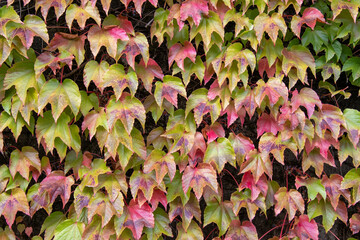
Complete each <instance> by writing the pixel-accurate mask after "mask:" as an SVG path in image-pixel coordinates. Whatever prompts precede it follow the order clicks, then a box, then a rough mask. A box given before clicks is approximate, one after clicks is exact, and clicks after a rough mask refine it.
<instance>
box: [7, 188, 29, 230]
mask: <svg viewBox="0 0 360 240" xmlns="http://www.w3.org/2000/svg"><path fill="white" fill-rule="evenodd" d="M18 211H21V212H23V213H25V214H27V215H30V213H29V203H28V201H27V199H26V195H25V192H24V191H23V190H22V189H20V188H14V189H12V190H11V191H10V192H9V191H7V192H3V193H1V194H0V215H3V216H4V217H5V220H6V223H7V224H8V226H12V225H13V223H14V221H15V217H16V213H17V212H18Z"/></svg>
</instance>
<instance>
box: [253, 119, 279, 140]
mask: <svg viewBox="0 0 360 240" xmlns="http://www.w3.org/2000/svg"><path fill="white" fill-rule="evenodd" d="M281 130H282V126H279V124H278V122H277V121H276V119H275V118H274V117H273V116H271V115H269V114H267V113H263V114H262V115H261V116H260V118H259V119H258V120H257V136H258V137H260V136H261V135H262V134H263V133H264V132H271V133H272V134H274V135H275V136H276V135H277V133H278V131H281Z"/></svg>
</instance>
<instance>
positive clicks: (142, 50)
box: [121, 32, 149, 69]
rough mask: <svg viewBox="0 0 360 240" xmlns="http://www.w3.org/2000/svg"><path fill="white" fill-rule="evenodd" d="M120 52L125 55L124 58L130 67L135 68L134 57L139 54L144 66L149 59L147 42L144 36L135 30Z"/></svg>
mask: <svg viewBox="0 0 360 240" xmlns="http://www.w3.org/2000/svg"><path fill="white" fill-rule="evenodd" d="M121 54H125V55H126V60H127V62H128V64H129V65H130V67H132V69H135V57H136V56H137V55H139V54H141V56H142V57H143V60H144V63H145V66H146V65H147V63H148V61H149V43H148V41H147V38H146V36H145V35H144V34H142V33H139V32H137V33H136V35H135V36H133V37H131V38H130V40H129V41H128V43H127V45H126V47H125V49H124V50H123V51H122V52H121Z"/></svg>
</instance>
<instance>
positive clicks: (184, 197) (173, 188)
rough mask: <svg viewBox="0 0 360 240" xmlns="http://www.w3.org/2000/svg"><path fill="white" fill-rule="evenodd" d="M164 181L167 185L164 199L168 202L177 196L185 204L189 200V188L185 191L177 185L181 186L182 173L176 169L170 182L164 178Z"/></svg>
mask: <svg viewBox="0 0 360 240" xmlns="http://www.w3.org/2000/svg"><path fill="white" fill-rule="evenodd" d="M164 181H165V184H166V187H167V194H166V199H167V201H168V202H172V201H174V200H175V199H176V198H177V197H180V199H181V202H182V204H186V203H187V202H188V201H189V198H190V192H191V189H190V188H189V189H188V191H187V192H186V193H185V192H184V190H183V189H182V188H179V187H178V186H180V185H181V186H182V175H181V173H180V172H179V171H178V170H177V171H176V173H175V176H174V178H173V179H172V181H171V182H170V181H167V180H166V179H164Z"/></svg>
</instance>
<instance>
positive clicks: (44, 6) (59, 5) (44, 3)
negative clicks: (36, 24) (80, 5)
mask: <svg viewBox="0 0 360 240" xmlns="http://www.w3.org/2000/svg"><path fill="white" fill-rule="evenodd" d="M70 3H71V1H69V0H50V1H48V0H39V1H36V2H35V9H36V11H37V10H38V9H39V8H40V7H41V15H42V16H43V17H44V18H45V19H46V17H47V15H48V11H49V9H50V8H51V7H54V10H55V15H56V18H57V19H59V17H60V16H61V15H62V14H63V13H64V12H65V9H66V8H67V6H69V4H70Z"/></svg>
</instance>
